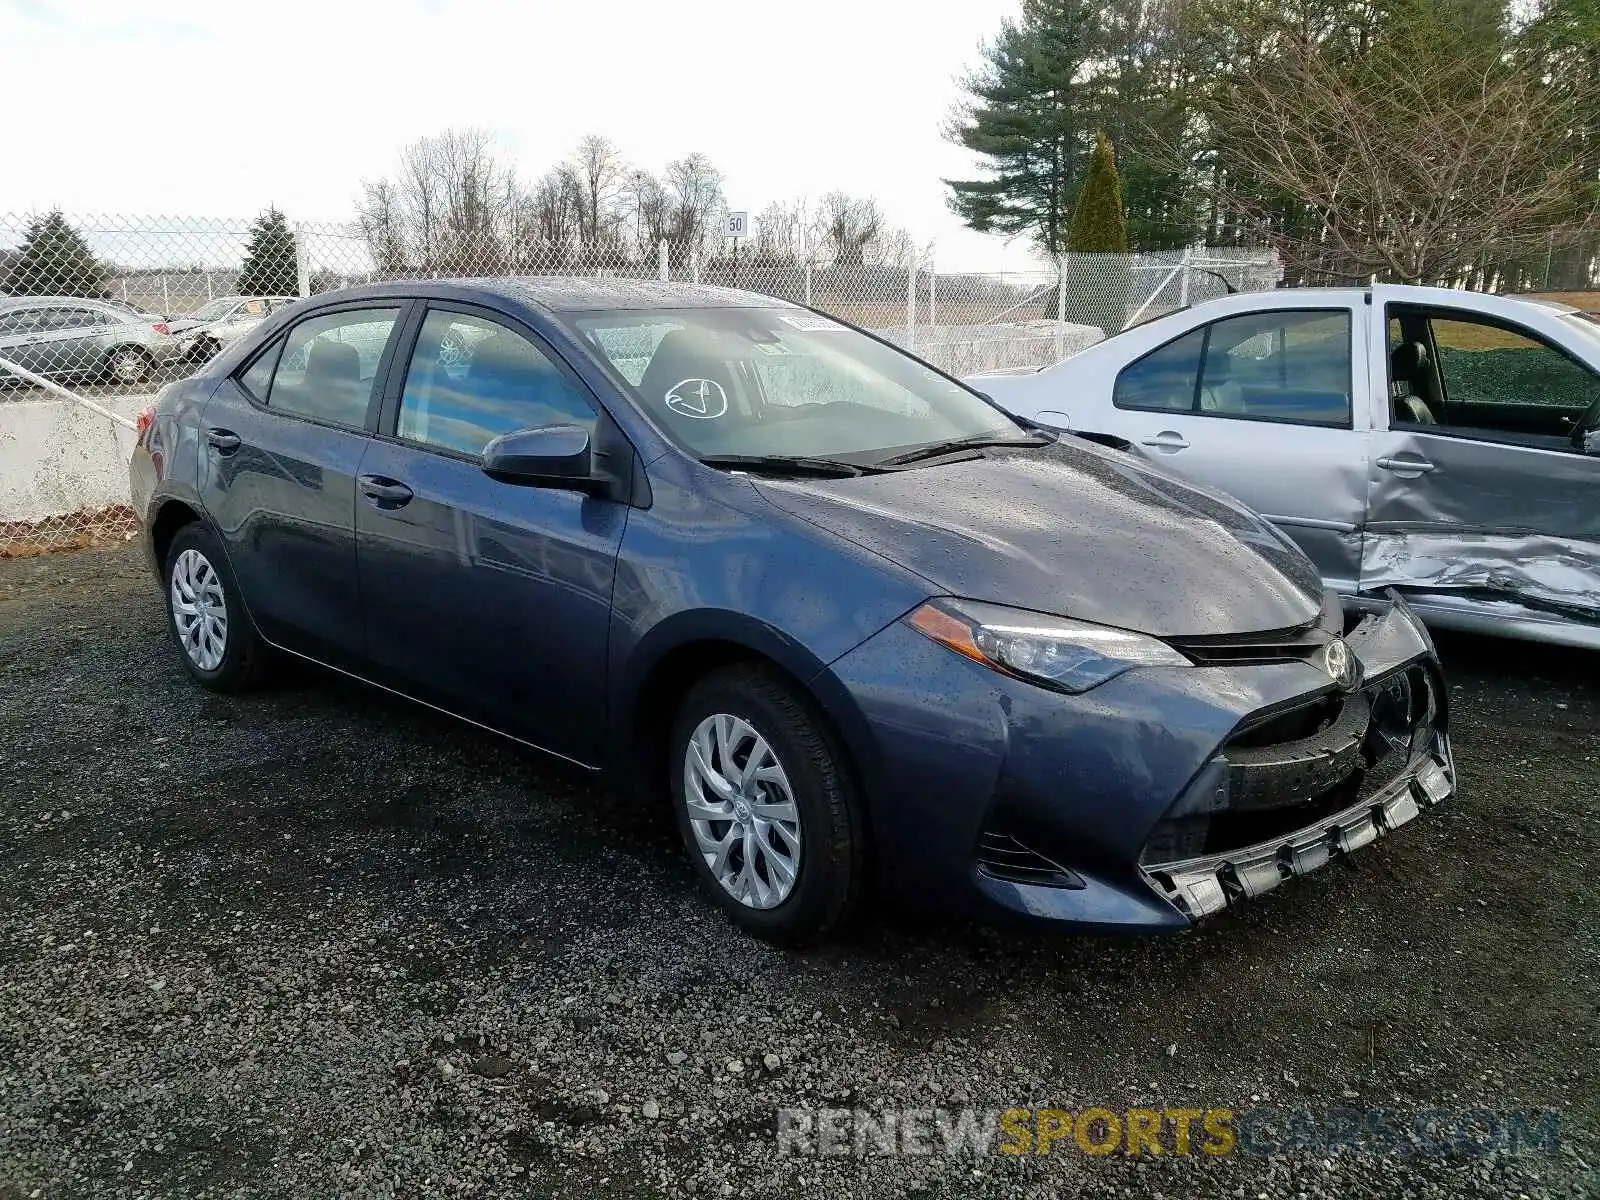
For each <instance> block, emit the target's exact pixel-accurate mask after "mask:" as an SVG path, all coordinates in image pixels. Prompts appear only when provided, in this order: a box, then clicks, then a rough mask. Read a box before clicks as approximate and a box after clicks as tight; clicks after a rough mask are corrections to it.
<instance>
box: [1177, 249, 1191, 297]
mask: <svg viewBox="0 0 1600 1200" xmlns="http://www.w3.org/2000/svg"><path fill="white" fill-rule="evenodd" d="M1179 265H1180V266H1181V267H1182V268H1183V269H1182V271H1181V272H1180V273H1179V275H1178V307H1179V308H1188V307H1189V247H1187V246H1185V247H1184V248H1183V258H1182V259H1181V260H1179Z"/></svg>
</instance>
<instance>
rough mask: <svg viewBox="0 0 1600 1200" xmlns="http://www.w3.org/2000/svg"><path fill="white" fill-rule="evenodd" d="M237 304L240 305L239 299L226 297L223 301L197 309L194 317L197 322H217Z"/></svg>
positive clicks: (216, 301)
mask: <svg viewBox="0 0 1600 1200" xmlns="http://www.w3.org/2000/svg"><path fill="white" fill-rule="evenodd" d="M237 303H239V297H237V296H224V297H223V298H222V299H221V300H213V301H211V303H209V304H206V305H204V306H202V307H200V308H197V309H195V310H194V317H195V319H196V320H200V321H215V320H216V319H217V318H218V317H220V316H222V315H224V314H225V313H227V312H228V311H229V310H230V309H232V308H233V306H234V305H235V304H237Z"/></svg>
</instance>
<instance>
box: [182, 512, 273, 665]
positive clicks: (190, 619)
mask: <svg viewBox="0 0 1600 1200" xmlns="http://www.w3.org/2000/svg"><path fill="white" fill-rule="evenodd" d="M166 579H167V589H166V590H167V625H168V628H169V629H171V631H172V639H173V641H174V642H176V643H177V646H178V651H179V653H180V654H181V655H182V656H183V665H184V667H185V669H187V670H188V672H189V674H190V676H191V677H192V678H193V679H194V680H195V682H197V683H199V684H201V685H202V686H204V687H208V688H210V689H211V690H212V691H216V692H237V691H243V690H245V689H246V688H249V687H252V686H254V685H255V684H256V683H258V682H260V680H261V678H262V677H263V675H264V674H265V672H266V667H267V654H268V651H267V647H266V644H265V643H263V642H262V641H261V638H260V636H259V635H258V634H257V633H256V631H255V626H253V625H252V624H251V623H250V614H249V613H247V612H246V611H245V609H244V601H243V599H242V598H241V597H240V595H239V587H238V584H237V583H235V582H234V578H233V573H232V572H231V571H229V569H228V563H227V559H226V558H224V556H223V553H222V546H221V545H220V544H219V543H218V541H217V539H216V536H215V535H214V534H212V532H211V531H210V530H209V529H207V528H206V527H205V526H204V525H202V524H200V523H199V522H198V521H196V522H194V523H192V524H189V525H185V526H184V527H183V528H182V529H180V530H178V532H177V533H176V534H175V535H174V536H173V539H172V544H171V546H169V547H168V548H167V564H166Z"/></svg>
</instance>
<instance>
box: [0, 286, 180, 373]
mask: <svg viewBox="0 0 1600 1200" xmlns="http://www.w3.org/2000/svg"><path fill="white" fill-rule="evenodd" d="M177 356H178V342H177V339H176V338H174V337H173V336H172V333H171V331H170V330H169V329H168V328H167V326H166V324H165V323H164V322H163V321H162V320H160V319H159V318H153V319H152V318H150V317H140V316H138V315H136V314H134V313H133V312H132V311H130V310H129V309H127V308H125V307H123V306H122V305H120V304H112V303H106V302H101V301H99V300H87V299H84V298H83V297H81V296H14V297H9V298H6V297H0V359H5V360H8V361H10V362H13V363H15V364H16V365H17V366H19V367H22V368H23V369H24V370H27V371H32V372H34V373H35V374H38V375H45V376H48V377H49V378H51V379H58V380H70V379H85V378H99V377H109V378H111V379H113V380H115V381H116V382H118V383H129V384H132V383H140V382H142V381H143V380H145V379H147V378H148V377H149V376H150V375H151V374H152V373H153V372H154V371H155V370H156V369H157V368H159V367H162V366H165V365H166V364H167V363H169V362H172V361H173V360H174V359H176V358H177ZM8 374H9V372H7V371H6V370H5V369H4V367H0V380H4V379H5V378H6V376H7V375H8Z"/></svg>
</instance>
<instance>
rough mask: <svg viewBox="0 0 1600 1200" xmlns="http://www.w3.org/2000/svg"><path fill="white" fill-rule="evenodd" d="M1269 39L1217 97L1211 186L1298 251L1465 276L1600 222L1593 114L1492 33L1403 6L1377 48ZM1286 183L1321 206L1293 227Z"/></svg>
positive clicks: (1291, 255) (1426, 274)
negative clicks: (1275, 198)
mask: <svg viewBox="0 0 1600 1200" xmlns="http://www.w3.org/2000/svg"><path fill="white" fill-rule="evenodd" d="M1262 45H1263V53H1262V54H1261V57H1260V58H1259V59H1258V60H1257V61H1256V62H1255V63H1254V64H1253V65H1252V68H1251V69H1250V70H1249V71H1248V72H1241V73H1239V74H1237V75H1235V76H1234V77H1233V78H1231V79H1229V80H1228V81H1227V82H1226V84H1225V85H1224V86H1222V87H1220V88H1219V89H1218V90H1217V91H1216V92H1215V93H1214V94H1213V96H1212V97H1211V98H1210V100H1209V103H1208V104H1207V106H1206V110H1205V116H1206V118H1207V119H1208V120H1209V122H1210V123H1211V125H1212V128H1213V133H1214V137H1213V139H1212V146H1213V147H1214V149H1213V151H1212V154H1213V158H1212V161H1211V162H1210V164H1209V165H1210V167H1211V176H1210V179H1211V183H1210V186H1211V187H1212V188H1214V189H1215V190H1216V192H1217V193H1218V195H1219V198H1220V200H1221V202H1222V203H1223V204H1224V205H1226V206H1228V207H1229V208H1231V209H1233V210H1234V211H1236V212H1238V213H1239V214H1240V215H1241V216H1242V217H1243V219H1244V221H1245V222H1246V224H1247V225H1249V226H1251V227H1253V228H1254V229H1255V231H1256V232H1258V233H1259V234H1263V235H1265V236H1267V237H1269V238H1270V239H1271V240H1273V241H1274V242H1275V243H1276V244H1277V245H1278V246H1279V248H1280V249H1281V250H1282V252H1283V253H1284V254H1285V256H1286V257H1287V258H1288V259H1289V261H1290V263H1291V265H1293V266H1297V267H1300V268H1302V269H1308V270H1313V271H1317V270H1322V271H1334V272H1338V273H1342V274H1347V275H1352V276H1366V275H1368V274H1374V273H1376V274H1381V275H1384V276H1387V277H1391V278H1395V279H1400V280H1405V281H1411V282H1455V281H1459V280H1463V279H1465V278H1468V277H1470V275H1471V273H1472V271H1473V269H1474V266H1475V264H1480V263H1483V262H1485V261H1488V260H1490V259H1501V260H1504V259H1508V258H1515V257H1516V256H1518V255H1522V254H1527V253H1528V252H1529V251H1532V250H1536V249H1541V248H1544V247H1546V246H1548V245H1550V244H1553V243H1556V242H1561V241H1565V240H1567V239H1569V238H1571V237H1575V236H1578V235H1579V234H1581V232H1582V231H1583V230H1584V229H1585V228H1586V227H1592V225H1593V223H1594V220H1595V201H1594V199H1593V198H1592V197H1591V198H1590V199H1589V200H1588V201H1587V202H1585V200H1584V198H1583V184H1584V179H1583V171H1582V168H1581V166H1580V165H1579V161H1578V159H1577V157H1576V156H1575V154H1574V152H1573V146H1572V144H1571V139H1570V138H1568V137H1566V136H1564V135H1565V133H1566V131H1568V130H1570V129H1572V128H1573V127H1574V125H1575V124H1577V123H1578V121H1579V120H1580V119H1581V117H1582V114H1581V113H1578V112H1576V111H1574V107H1573V105H1572V103H1571V101H1570V97H1567V96H1563V95H1562V94H1561V93H1559V92H1556V91H1553V90H1550V89H1547V88H1543V87H1541V86H1540V83H1539V81H1538V80H1537V79H1536V78H1533V77H1531V76H1530V75H1529V74H1528V73H1526V72H1522V73H1519V72H1517V71H1515V70H1513V69H1512V68H1511V66H1510V64H1508V63H1507V62H1506V60H1505V58H1504V56H1503V55H1501V54H1500V53H1499V50H1498V46H1497V43H1496V42H1495V41H1494V40H1493V39H1489V38H1483V37H1481V36H1470V31H1469V33H1462V32H1461V31H1459V30H1456V31H1452V30H1448V29H1444V28H1441V27H1440V25H1439V24H1438V23H1437V22H1423V21H1406V20H1404V19H1401V18H1400V17H1398V16H1397V17H1395V18H1392V19H1391V22H1390V24H1389V27H1388V28H1387V29H1386V30H1385V31H1384V33H1383V35H1382V36H1381V37H1379V38H1378V39H1377V40H1376V41H1374V42H1373V43H1372V45H1371V46H1370V48H1369V49H1367V50H1366V52H1365V53H1358V54H1354V55H1352V54H1351V53H1349V51H1348V48H1343V49H1341V48H1339V47H1334V46H1330V45H1329V44H1328V43H1326V42H1324V41H1319V40H1317V39H1315V38H1314V37H1309V36H1306V35H1305V33H1304V32H1302V31H1301V30H1299V29H1295V28H1290V27H1287V26H1284V25H1273V26H1270V27H1269V28H1268V29H1266V30H1265V31H1264V36H1263V38H1262ZM1274 192H1276V193H1279V194H1287V195H1289V196H1291V197H1293V198H1295V199H1296V200H1298V201H1299V202H1300V203H1301V204H1303V205H1304V206H1305V207H1306V208H1307V209H1308V210H1309V211H1310V213H1311V214H1312V216H1313V219H1312V220H1311V221H1310V222H1308V223H1305V224H1304V225H1303V226H1302V227H1299V228H1289V227H1287V226H1286V225H1285V223H1284V222H1283V221H1281V220H1280V219H1276V218H1275V216H1274V213H1275V212H1278V213H1281V211H1282V209H1281V205H1279V206H1274V205H1272V204H1271V203H1270V202H1269V201H1268V200H1265V199H1263V197H1270V196H1271V194H1272V193H1274Z"/></svg>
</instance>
